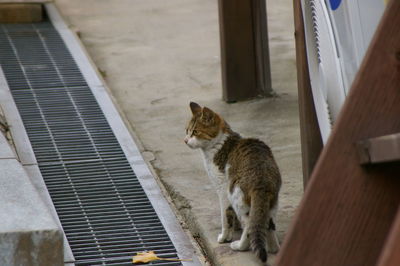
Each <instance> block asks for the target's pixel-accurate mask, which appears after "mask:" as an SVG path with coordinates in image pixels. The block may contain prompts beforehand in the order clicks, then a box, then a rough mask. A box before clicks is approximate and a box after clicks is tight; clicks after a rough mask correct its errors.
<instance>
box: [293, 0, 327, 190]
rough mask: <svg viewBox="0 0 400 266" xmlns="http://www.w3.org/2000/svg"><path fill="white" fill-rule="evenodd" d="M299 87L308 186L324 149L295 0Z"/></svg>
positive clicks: (301, 25)
mask: <svg viewBox="0 0 400 266" xmlns="http://www.w3.org/2000/svg"><path fill="white" fill-rule="evenodd" d="M293 8H294V25H295V32H294V34H295V42H296V66H297V87H298V99H299V117H300V137H301V155H302V163H303V184H304V187H305V186H306V184H307V182H308V180H309V178H310V176H311V173H312V171H313V169H314V166H315V164H316V163H317V160H318V157H319V154H320V153H321V150H322V148H323V144H322V137H321V133H320V130H319V126H318V120H317V114H316V112H315V106H314V99H313V96H312V91H311V84H310V74H309V72H308V60H307V51H306V46H305V32H304V20H303V13H302V10H301V4H300V1H298V0H293Z"/></svg>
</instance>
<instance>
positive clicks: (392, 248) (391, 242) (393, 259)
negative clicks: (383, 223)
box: [377, 207, 400, 266]
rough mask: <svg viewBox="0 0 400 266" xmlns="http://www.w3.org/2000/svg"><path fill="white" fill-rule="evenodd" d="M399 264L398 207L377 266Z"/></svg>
mask: <svg viewBox="0 0 400 266" xmlns="http://www.w3.org/2000/svg"><path fill="white" fill-rule="evenodd" d="M399 264H400V207H399V209H398V211H397V216H396V219H395V221H394V223H393V226H392V229H391V230H390V233H389V234H388V240H387V241H386V244H385V246H384V248H383V252H382V254H381V257H380V259H379V261H378V263H377V266H398V265H399Z"/></svg>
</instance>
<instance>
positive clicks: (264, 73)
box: [218, 0, 271, 102]
mask: <svg viewBox="0 0 400 266" xmlns="http://www.w3.org/2000/svg"><path fill="white" fill-rule="evenodd" d="M262 1H263V0H245V1H244V0H219V1H218V7H219V25H220V40H221V68H222V89H223V90H222V91H223V93H222V94H223V99H224V100H225V101H227V102H235V101H240V100H246V99H250V98H254V97H256V96H259V95H267V94H269V93H270V90H271V85H270V82H271V81H270V74H269V72H270V71H269V58H268V60H267V59H266V58H267V57H268V49H266V48H268V47H267V44H266V41H268V38H267V37H266V36H268V35H267V28H266V11H265V10H261V8H265V3H264V4H262V3H261V2H262ZM255 9H256V10H255ZM268 90H269V91H268Z"/></svg>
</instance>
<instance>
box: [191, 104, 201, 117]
mask: <svg viewBox="0 0 400 266" xmlns="http://www.w3.org/2000/svg"><path fill="white" fill-rule="evenodd" d="M190 110H192V114H194V115H195V114H198V113H201V106H200V105H198V104H197V103H195V102H190Z"/></svg>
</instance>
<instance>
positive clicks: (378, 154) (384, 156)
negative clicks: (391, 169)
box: [357, 133, 400, 164]
mask: <svg viewBox="0 0 400 266" xmlns="http://www.w3.org/2000/svg"><path fill="white" fill-rule="evenodd" d="M357 149H358V154H359V157H360V163H361V164H374V163H387V162H395V161H400V133H397V134H392V135H387V136H382V137H377V138H372V139H367V140H362V141H359V142H357Z"/></svg>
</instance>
